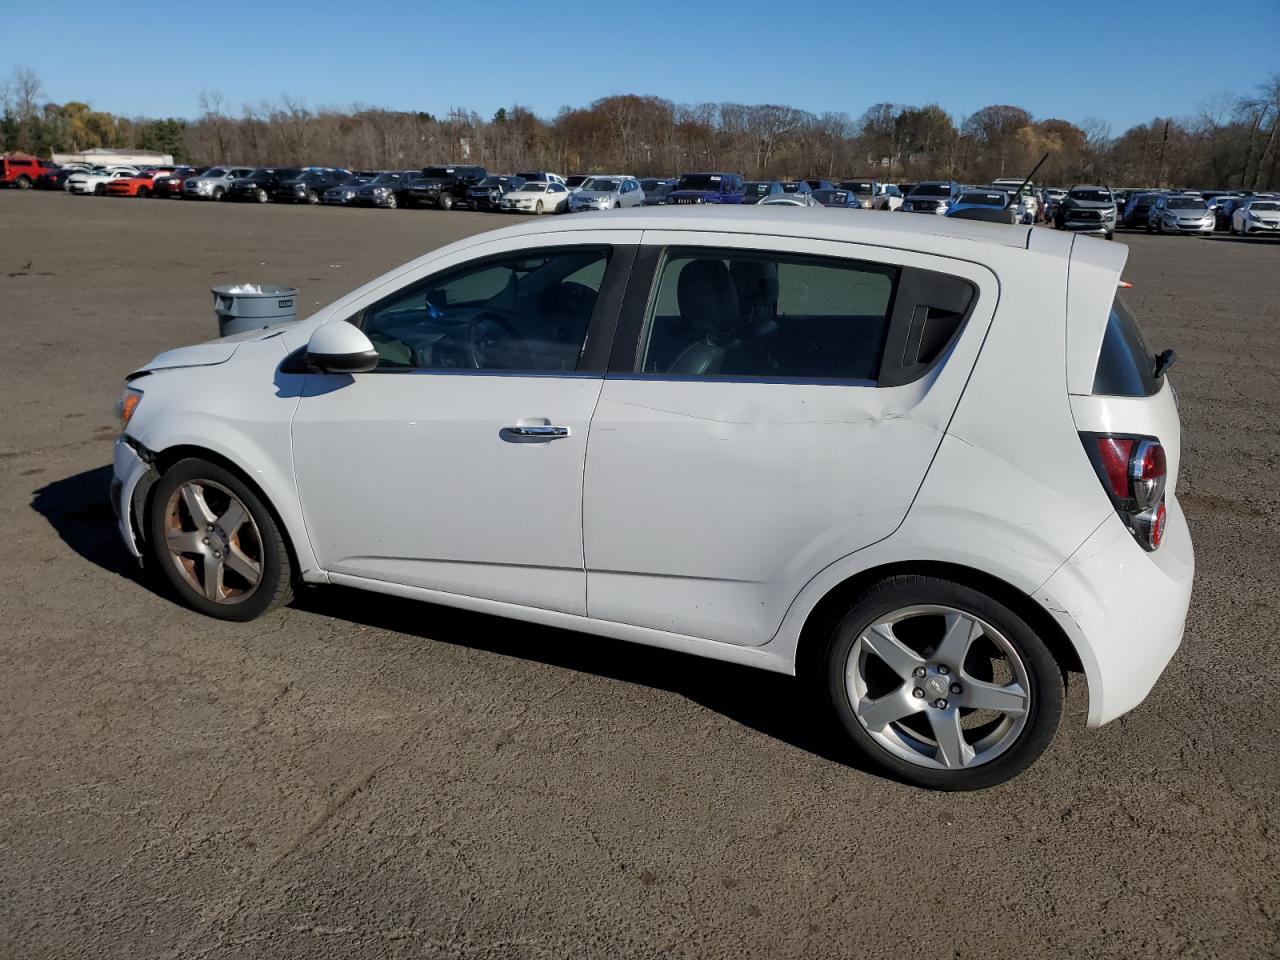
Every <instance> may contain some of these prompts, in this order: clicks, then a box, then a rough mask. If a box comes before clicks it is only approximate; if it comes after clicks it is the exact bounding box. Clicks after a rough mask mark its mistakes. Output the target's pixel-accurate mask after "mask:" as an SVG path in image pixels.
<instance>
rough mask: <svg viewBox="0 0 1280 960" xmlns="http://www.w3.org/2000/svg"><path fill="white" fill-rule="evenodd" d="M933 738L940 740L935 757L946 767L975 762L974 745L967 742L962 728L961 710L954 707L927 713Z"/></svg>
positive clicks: (962, 765)
mask: <svg viewBox="0 0 1280 960" xmlns="http://www.w3.org/2000/svg"><path fill="white" fill-rule="evenodd" d="M926 716H927V717H928V718H929V726H930V727H931V728H932V729H933V738H934V739H935V740H936V741H938V755H937V757H936V758H935V759H936V760H937V761H938V762H939V763H940V764H942V765H943V766H944V767H964V766H968V765H969V764H970V763H972V762H973V747H971V746H969V744H967V743H965V739H964V734H963V733H962V732H961V730H960V711H959V710H956V709H955V708H954V707H949V708H947V709H946V710H930V711H928V713H926Z"/></svg>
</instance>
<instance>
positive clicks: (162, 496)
mask: <svg viewBox="0 0 1280 960" xmlns="http://www.w3.org/2000/svg"><path fill="white" fill-rule="evenodd" d="M193 480H198V481H212V482H213V483H215V484H220V485H221V486H222V487H225V488H226V489H227V490H229V491H231V492H232V493H234V494H235V496H236V497H238V498H239V499H240V501H241V503H243V504H244V506H245V508H246V509H247V510H248V512H249V515H250V517H252V519H253V522H254V523H255V524H256V525H257V532H258V535H259V540H260V543H259V545H258V546H259V550H260V553H261V558H260V559H261V570H262V573H261V579H260V580H259V582H258V585H257V588H256V590H255V591H254V592H253V593H252V594H251V595H250V596H248V597H247V598H246V599H244V600H241V601H239V602H237V603H226V602H218V601H215V600H210V599H208V598H207V597H205V596H204V595H203V594H202V593H199V592H197V591H196V590H195V589H193V588H192V586H191V585H190V584H189V583H188V582H187V581H186V580H185V579H184V578H183V576H182V574H181V573H179V572H178V569H177V567H176V566H175V564H174V562H173V560H172V558H171V556H170V554H169V551H168V548H167V546H166V535H167V516H166V511H167V507H168V504H169V501H170V499H171V498H172V497H173V496H174V494H175V492H176V491H177V490H178V488H179V487H181V486H182V485H183V484H185V483H189V482H191V481H193ZM149 510H150V515H149V516H148V517H147V528H148V540H149V543H150V548H151V559H152V561H153V562H154V563H155V565H156V568H157V569H159V570H160V571H161V572H162V573H163V575H164V578H165V579H166V580H167V581H168V583H169V585H170V586H171V587H172V588H173V589H174V591H175V592H176V593H177V594H178V596H179V598H180V599H181V600H182V602H183V603H185V604H186V605H187V606H189V607H191V608H192V609H193V610H196V611H198V612H200V613H203V614H205V615H207V616H210V617H215V618H217V619H219V620H235V621H242V622H243V621H247V620H255V619H257V618H258V617H260V616H262V615H263V614H265V613H269V612H270V611H272V610H275V609H276V608H278V607H282V606H284V605H285V604H287V603H288V602H289V601H290V600H291V599H292V598H293V562H292V561H291V560H290V558H289V550H288V547H287V546H286V544H285V540H284V536H283V535H282V534H281V532H280V528H279V526H278V525H277V524H276V521H275V517H274V516H273V515H272V513H271V511H270V510H268V509H267V507H266V505H265V504H264V503H263V502H262V500H261V499H260V498H259V496H258V495H257V494H256V493H255V492H254V491H253V489H252V488H251V487H250V486H249V485H248V484H246V483H245V482H244V481H243V480H242V479H240V477H239V476H238V475H236V474H235V473H233V472H232V471H230V470H228V469H226V468H225V467H221V466H219V465H218V464H216V463H210V462H209V461H207V460H201V459H199V458H197V457H190V458H188V459H185V460H180V461H178V462H177V463H175V464H174V465H173V466H172V467H170V468H169V469H168V470H166V471H165V472H164V474H163V476H161V478H160V479H159V481H157V483H156V486H155V489H154V491H153V492H152V494H151V504H150V507H149Z"/></svg>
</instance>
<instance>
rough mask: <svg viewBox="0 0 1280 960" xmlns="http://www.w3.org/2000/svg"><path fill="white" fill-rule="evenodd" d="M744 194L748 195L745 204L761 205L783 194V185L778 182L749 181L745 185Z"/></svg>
mask: <svg viewBox="0 0 1280 960" xmlns="http://www.w3.org/2000/svg"><path fill="white" fill-rule="evenodd" d="M743 193H744V194H745V195H746V199H744V200H743V201H742V202H743V203H759V202H760V201H761V200H767V199H768V198H769V197H776V196H777V195H778V194H780V193H782V184H781V183H779V182H778V181H777V180H748V181H747V182H746V183H745V184H744V185H743Z"/></svg>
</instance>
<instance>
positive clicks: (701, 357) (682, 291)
mask: <svg viewBox="0 0 1280 960" xmlns="http://www.w3.org/2000/svg"><path fill="white" fill-rule="evenodd" d="M676 302H677V304H678V305H679V307H680V317H681V319H682V320H684V322H685V323H687V324H688V325H689V328H690V329H691V330H693V331H694V332H695V333H697V334H699V339H698V340H696V341H695V342H693V343H691V344H689V346H687V347H685V348H684V349H683V350H681V351H680V353H679V354H677V356H676V358H675V360H673V361H672V362H671V366H670V367H668V368H667V372H668V373H675V374H682V375H686V376H705V375H708V374H715V373H719V372H720V367H721V366H722V365H723V364H724V355H725V347H726V344H727V340H728V339H729V338H730V337H731V336H732V334H733V331H734V328H735V327H737V326H738V324H739V322H740V318H739V315H738V294H737V291H736V290H735V289H734V285H733V278H732V277H731V276H730V275H729V268H728V267H726V266H725V265H724V263H723V261H720V260H692V261H690V262H689V263H687V264H685V265H684V269H683V270H681V271H680V280H679V282H678V283H677V284H676Z"/></svg>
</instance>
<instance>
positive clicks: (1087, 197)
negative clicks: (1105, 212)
mask: <svg viewBox="0 0 1280 960" xmlns="http://www.w3.org/2000/svg"><path fill="white" fill-rule="evenodd" d="M1067 196H1069V197H1070V198H1071V199H1072V200H1084V201H1085V202H1087V203H1111V202H1112V200H1111V194H1109V193H1107V191H1105V190H1072V191H1071V192H1070V193H1069V194H1067Z"/></svg>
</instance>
